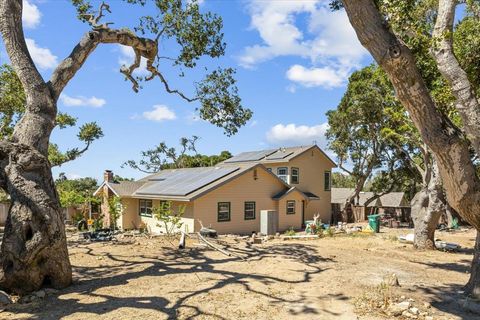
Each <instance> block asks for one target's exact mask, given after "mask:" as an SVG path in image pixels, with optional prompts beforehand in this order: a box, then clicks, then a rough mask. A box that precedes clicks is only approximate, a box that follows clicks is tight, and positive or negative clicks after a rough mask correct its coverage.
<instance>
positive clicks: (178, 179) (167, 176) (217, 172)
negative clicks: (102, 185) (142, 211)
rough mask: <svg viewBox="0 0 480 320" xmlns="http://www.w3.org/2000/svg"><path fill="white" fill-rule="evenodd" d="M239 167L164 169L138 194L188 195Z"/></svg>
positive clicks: (153, 176)
mask: <svg viewBox="0 0 480 320" xmlns="http://www.w3.org/2000/svg"><path fill="white" fill-rule="evenodd" d="M239 169H240V168H239V167H201V168H188V169H172V170H162V171H160V172H159V173H157V174H155V175H152V176H150V177H149V178H148V183H146V184H144V185H143V186H142V187H140V188H139V189H138V190H136V191H135V194H136V195H139V196H140V195H165V196H186V195H188V194H190V193H192V192H194V191H196V190H198V189H200V188H202V187H204V186H206V185H208V184H210V183H212V182H214V181H216V180H218V179H221V178H222V177H225V176H227V175H229V174H231V173H232V172H235V171H237V170H239Z"/></svg>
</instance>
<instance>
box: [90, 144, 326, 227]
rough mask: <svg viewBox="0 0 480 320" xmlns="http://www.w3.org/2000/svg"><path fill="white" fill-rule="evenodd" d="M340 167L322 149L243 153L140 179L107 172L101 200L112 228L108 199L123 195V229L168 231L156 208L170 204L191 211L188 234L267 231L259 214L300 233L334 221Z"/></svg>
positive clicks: (100, 190) (187, 216) (185, 219)
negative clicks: (272, 214) (314, 223)
mask: <svg viewBox="0 0 480 320" xmlns="http://www.w3.org/2000/svg"><path fill="white" fill-rule="evenodd" d="M333 167H335V163H334V162H333V161H332V160H331V159H330V158H328V156H326V155H325V153H324V152H323V151H322V150H321V149H320V148H319V147H318V146H305V147H304V146H301V147H292V148H280V149H271V150H261V151H252V152H244V153H240V154H239V155H237V156H234V157H232V158H230V159H228V160H226V161H224V162H222V163H219V164H217V165H216V166H214V167H201V168H184V169H168V170H162V171H160V172H158V173H155V174H152V175H149V176H147V177H145V178H142V179H140V180H137V181H121V182H115V181H113V173H112V172H111V171H105V174H104V182H103V183H102V184H101V185H100V187H99V188H98V189H97V191H95V193H94V195H97V196H102V197H103V200H102V206H101V208H102V213H103V214H104V216H105V223H106V224H107V225H109V224H110V221H109V215H108V199H109V198H110V197H112V196H118V197H120V199H121V202H122V205H123V207H124V214H123V215H122V216H121V217H120V219H119V221H118V222H117V225H118V226H119V227H121V228H122V229H133V228H138V227H139V226H140V225H142V224H145V225H146V226H147V228H148V229H149V230H150V231H151V232H154V233H158V232H161V227H159V226H158V221H156V219H155V218H154V217H153V214H152V208H154V207H156V206H160V205H161V203H162V202H163V201H171V202H172V206H173V208H174V210H180V208H184V211H185V212H184V215H183V218H182V221H183V223H184V226H185V229H187V230H188V231H189V232H193V231H198V230H199V229H200V221H201V223H202V224H203V225H204V226H208V227H211V228H213V229H216V230H217V231H218V232H219V233H237V234H238V233H251V232H252V231H255V232H258V231H259V230H260V211H261V210H274V211H276V212H277V214H278V229H279V231H283V230H286V229H288V228H294V229H300V228H301V227H302V224H303V222H304V221H305V220H310V219H312V218H313V215H314V214H316V213H319V214H320V217H321V219H322V220H324V221H330V215H331V207H330V198H331V197H330V193H331V192H330V189H331V169H332V168H333Z"/></svg>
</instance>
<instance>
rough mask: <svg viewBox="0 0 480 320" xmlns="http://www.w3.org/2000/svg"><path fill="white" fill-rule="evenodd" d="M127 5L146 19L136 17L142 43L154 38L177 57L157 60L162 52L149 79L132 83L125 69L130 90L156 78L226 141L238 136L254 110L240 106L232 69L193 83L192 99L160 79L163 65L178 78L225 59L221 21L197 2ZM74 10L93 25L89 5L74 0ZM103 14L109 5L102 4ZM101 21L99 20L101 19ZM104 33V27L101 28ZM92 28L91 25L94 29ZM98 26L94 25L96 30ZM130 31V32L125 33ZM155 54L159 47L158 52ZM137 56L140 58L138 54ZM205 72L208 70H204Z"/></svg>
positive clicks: (142, 0)
mask: <svg viewBox="0 0 480 320" xmlns="http://www.w3.org/2000/svg"><path fill="white" fill-rule="evenodd" d="M124 1H125V2H126V3H128V4H131V5H137V6H140V7H145V12H148V14H147V15H144V16H142V17H140V18H139V21H138V24H137V25H136V26H135V27H134V28H133V31H131V32H132V34H134V32H136V33H138V34H139V35H140V36H141V37H144V38H140V39H143V40H146V39H154V40H155V41H156V44H157V46H159V45H162V46H165V47H168V50H166V51H168V52H170V51H173V52H176V55H175V56H163V55H160V53H159V52H160V51H161V50H157V51H158V52H157V54H156V56H155V57H154V58H153V59H150V60H148V61H147V69H148V71H150V73H151V74H150V75H148V76H136V77H135V79H133V77H131V74H130V72H129V71H125V70H128V67H127V66H123V67H122V68H123V70H124V71H123V73H124V74H125V73H126V74H127V76H126V78H127V79H129V80H131V81H132V82H133V83H134V90H135V91H137V90H138V88H141V86H139V85H138V83H141V82H145V81H150V80H152V79H154V78H159V79H160V81H161V82H162V83H163V84H164V86H165V89H166V91H167V92H169V93H174V94H177V95H179V96H180V97H181V98H183V99H185V100H187V101H189V102H192V101H198V102H199V103H200V107H198V108H197V111H198V112H199V115H200V117H201V118H202V119H204V120H207V121H209V122H210V123H212V124H214V125H215V126H217V127H220V128H223V130H224V133H225V134H226V135H228V136H230V135H233V134H235V133H237V132H238V128H239V127H241V126H243V125H245V123H246V122H247V121H248V120H249V119H250V118H251V117H252V111H251V110H250V109H248V108H245V107H244V106H243V105H242V102H241V98H240V96H239V94H238V88H237V86H236V79H235V77H234V75H235V70H234V69H232V68H217V69H215V70H213V71H211V72H210V73H207V74H206V75H205V77H204V78H203V80H200V81H197V82H195V83H194V85H195V95H194V96H193V97H188V95H186V94H184V93H183V92H181V91H179V90H177V89H171V88H170V85H169V82H168V81H167V79H166V78H165V76H164V75H163V73H162V72H163V68H165V64H163V63H162V62H163V61H168V62H170V63H171V67H172V68H174V69H175V70H176V71H178V75H179V77H184V76H185V70H188V69H194V68H196V72H195V73H198V71H199V69H200V68H199V66H198V63H199V62H200V60H201V58H202V57H209V58H219V57H221V56H223V55H224V54H225V48H226V43H225V42H224V39H223V33H222V28H223V20H222V18H221V17H220V16H218V15H217V14H214V13H212V12H206V13H203V12H201V10H200V7H199V5H198V3H197V1H196V0H193V1H185V0H183V1H182V0H124ZM72 3H73V5H74V6H75V7H76V9H77V13H78V18H79V19H80V20H82V21H84V22H87V23H90V24H92V22H91V21H92V20H91V18H92V17H93V16H95V15H96V14H97V16H98V12H96V11H94V8H93V6H92V4H91V2H90V1H87V0H72ZM104 8H106V9H107V11H109V10H110V7H109V6H108V5H105V4H104ZM102 17H103V16H102ZM104 26H105V27H106V28H107V27H108V26H107V25H104ZM95 27H96V26H94V29H95ZM97 27H98V26H97ZM125 30H128V29H125ZM157 49H158V48H157ZM136 54H141V53H136ZM205 70H207V68H205Z"/></svg>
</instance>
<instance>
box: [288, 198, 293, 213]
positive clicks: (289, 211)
mask: <svg viewBox="0 0 480 320" xmlns="http://www.w3.org/2000/svg"><path fill="white" fill-rule="evenodd" d="M287 214H295V200H288V201H287Z"/></svg>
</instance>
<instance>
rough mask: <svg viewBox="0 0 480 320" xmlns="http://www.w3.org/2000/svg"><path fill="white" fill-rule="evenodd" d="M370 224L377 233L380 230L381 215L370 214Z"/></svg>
mask: <svg viewBox="0 0 480 320" xmlns="http://www.w3.org/2000/svg"><path fill="white" fill-rule="evenodd" d="M368 225H369V226H370V228H372V230H373V231H375V232H376V233H378V232H380V215H379V214H372V215H370V216H368Z"/></svg>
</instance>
